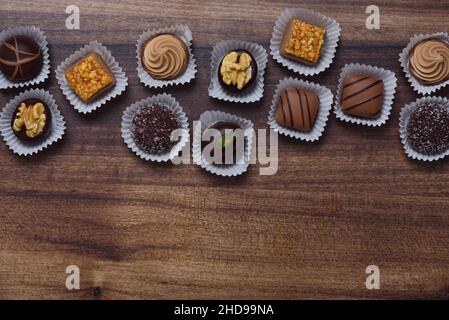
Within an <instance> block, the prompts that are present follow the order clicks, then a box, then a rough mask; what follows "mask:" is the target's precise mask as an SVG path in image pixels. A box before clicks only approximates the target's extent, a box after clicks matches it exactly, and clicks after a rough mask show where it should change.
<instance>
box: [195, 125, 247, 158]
mask: <svg viewBox="0 0 449 320" xmlns="http://www.w3.org/2000/svg"><path fill="white" fill-rule="evenodd" d="M211 129H215V130H218V132H219V137H217V136H215V135H213V133H212V134H211V136H212V137H213V138H212V141H211V140H208V138H207V137H206V136H205V133H208V132H206V131H207V130H211ZM207 136H209V135H207ZM206 148H207V149H206ZM244 148H245V136H244V132H243V129H242V128H241V127H240V126H239V125H238V124H236V123H233V122H224V121H223V122H217V123H215V124H213V125H212V126H210V127H209V128H207V129H206V130H205V132H204V133H203V139H202V141H201V150H202V151H203V159H204V160H205V161H206V162H207V163H213V164H216V165H232V164H236V163H238V162H240V161H242V159H243V155H244V152H245V151H244ZM218 150H220V151H219V152H220V153H221V158H219V159H215V152H216V151H218ZM217 156H218V157H220V156H219V155H217Z"/></svg>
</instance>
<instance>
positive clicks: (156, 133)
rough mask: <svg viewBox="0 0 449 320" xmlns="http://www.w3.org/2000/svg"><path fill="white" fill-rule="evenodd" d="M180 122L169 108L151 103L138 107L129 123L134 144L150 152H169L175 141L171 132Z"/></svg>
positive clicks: (177, 127)
mask: <svg viewBox="0 0 449 320" xmlns="http://www.w3.org/2000/svg"><path fill="white" fill-rule="evenodd" d="M180 127H181V126H180V123H179V121H178V119H177V117H176V114H175V113H174V112H173V110H171V109H170V108H168V107H166V106H163V105H161V104H153V105H149V106H145V107H142V108H140V109H139V110H138V111H137V112H136V114H135V115H134V118H133V120H132V123H131V134H132V136H133V139H134V141H135V143H136V145H137V146H138V147H139V148H141V149H142V150H144V151H145V152H148V153H151V154H163V153H166V152H169V151H170V150H171V149H172V147H173V146H174V145H175V144H176V143H177V141H172V139H171V137H172V132H173V131H174V130H176V129H179V128H180Z"/></svg>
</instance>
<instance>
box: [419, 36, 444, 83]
mask: <svg viewBox="0 0 449 320" xmlns="http://www.w3.org/2000/svg"><path fill="white" fill-rule="evenodd" d="M410 72H411V73H412V74H413V75H414V76H415V78H416V79H418V81H420V82H421V83H423V84H425V85H434V84H439V83H442V82H444V81H446V80H448V79H449V45H448V44H447V43H446V42H444V41H442V40H439V39H429V40H424V41H422V42H420V43H418V44H417V45H416V46H415V48H414V49H413V51H412V53H411V55H410Z"/></svg>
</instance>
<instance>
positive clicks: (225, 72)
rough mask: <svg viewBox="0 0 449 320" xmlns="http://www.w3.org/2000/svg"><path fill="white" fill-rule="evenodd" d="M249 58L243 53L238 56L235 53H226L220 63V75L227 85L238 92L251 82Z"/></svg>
mask: <svg viewBox="0 0 449 320" xmlns="http://www.w3.org/2000/svg"><path fill="white" fill-rule="evenodd" d="M251 62H252V58H251V56H250V55H249V54H248V53H246V52H243V53H241V54H240V55H239V54H238V53H237V52H236V51H231V52H230V53H228V54H227V55H226V56H225V57H224V58H223V61H222V63H221V68H220V75H221V77H222V80H223V82H224V83H226V84H227V85H231V84H232V85H234V86H236V87H237V89H238V90H242V88H243V87H244V86H245V85H246V84H247V83H248V82H249V81H250V80H251V77H252V70H251Z"/></svg>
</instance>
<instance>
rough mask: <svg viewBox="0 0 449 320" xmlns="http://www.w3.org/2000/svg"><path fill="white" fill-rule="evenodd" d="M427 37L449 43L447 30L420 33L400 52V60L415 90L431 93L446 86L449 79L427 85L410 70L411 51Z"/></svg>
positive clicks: (424, 93)
mask: <svg viewBox="0 0 449 320" xmlns="http://www.w3.org/2000/svg"><path fill="white" fill-rule="evenodd" d="M426 39H440V40H442V41H444V42H446V43H447V44H449V36H448V35H447V33H446V32H437V33H430V34H419V35H415V36H413V37H411V38H410V42H409V43H408V45H407V46H406V47H405V48H404V49H403V50H402V52H401V53H400V54H399V62H400V63H401V67H402V70H403V71H404V73H405V76H406V78H407V80H408V82H410V84H411V85H412V88H413V90H415V91H416V92H418V93H419V94H422V95H426V94H431V93H433V92H435V91H437V90H440V89H442V88H444V87H446V86H447V85H448V84H449V79H448V80H446V81H444V82H442V83H439V84H434V85H425V84H422V83H421V82H419V80H418V79H416V78H415V76H414V75H413V74H412V73H411V72H410V61H409V58H410V53H411V52H412V50H413V48H415V46H416V45H417V44H418V43H420V42H421V41H423V40H426Z"/></svg>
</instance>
